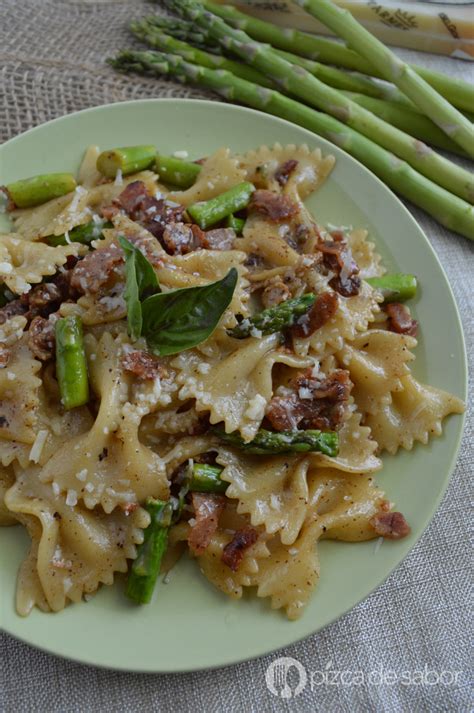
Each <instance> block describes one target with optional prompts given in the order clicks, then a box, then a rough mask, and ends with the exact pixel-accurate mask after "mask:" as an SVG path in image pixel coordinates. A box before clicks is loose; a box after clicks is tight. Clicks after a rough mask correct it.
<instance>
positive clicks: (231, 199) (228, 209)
mask: <svg viewBox="0 0 474 713" xmlns="http://www.w3.org/2000/svg"><path fill="white" fill-rule="evenodd" d="M218 71H222V70H218ZM254 190H255V186H254V185H253V184H252V183H249V182H248V181H244V183H239V184H238V185H237V186H234V187H233V188H230V189H229V190H228V191H225V193H221V194H220V195H219V196H216V197H215V198H211V199H210V200H208V201H199V203H193V205H191V206H189V208H188V213H189V215H190V216H191V218H192V219H193V220H194V221H195V222H196V223H197V224H198V225H199V227H200V228H202V229H203V230H205V229H206V228H208V227H209V226H210V225H214V224H215V223H218V222H219V221H220V220H222V219H223V218H227V216H228V215H230V214H231V213H235V212H236V211H238V210H242V209H243V208H245V207H246V206H247V205H248V203H249V201H250V196H251V195H252V193H253V192H254Z"/></svg>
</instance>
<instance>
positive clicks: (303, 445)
mask: <svg viewBox="0 0 474 713" xmlns="http://www.w3.org/2000/svg"><path fill="white" fill-rule="evenodd" d="M210 432H211V433H212V434H214V435H215V436H217V437H218V438H219V439H220V440H221V441H224V443H228V444H229V445H230V446H234V447H235V448H238V449H239V450H241V451H245V452H246V453H251V454H253V455H259V456H260V455H261V456H263V455H278V454H279V453H308V452H309V451H319V452H320V453H324V454H325V455H327V456H331V457H332V458H334V457H335V456H337V453H338V447H339V436H338V435H337V433H336V432H335V431H316V430H313V431H266V430H265V429H264V428H260V429H259V430H258V431H257V435H256V436H255V438H254V439H253V440H252V441H250V442H249V443H245V441H244V440H243V438H242V437H241V436H240V435H239V434H238V433H235V432H234V433H226V432H225V431H224V429H223V428H221V427H220V426H212V427H211V429H210Z"/></svg>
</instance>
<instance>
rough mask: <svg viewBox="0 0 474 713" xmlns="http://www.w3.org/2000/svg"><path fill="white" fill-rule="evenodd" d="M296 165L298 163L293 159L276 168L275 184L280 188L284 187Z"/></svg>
mask: <svg viewBox="0 0 474 713" xmlns="http://www.w3.org/2000/svg"><path fill="white" fill-rule="evenodd" d="M297 165H298V161H296V160H295V159H294V158H290V159H289V160H288V161H285V163H282V164H281V165H280V166H278V168H277V170H276V171H275V180H276V182H277V183H279V184H280V186H286V184H287V183H288V179H289V177H290V176H291V174H292V173H293V171H294V170H295V168H296V167H297Z"/></svg>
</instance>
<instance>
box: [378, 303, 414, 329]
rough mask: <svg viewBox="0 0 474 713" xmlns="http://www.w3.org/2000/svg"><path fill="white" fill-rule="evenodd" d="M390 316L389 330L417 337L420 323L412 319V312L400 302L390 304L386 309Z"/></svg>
mask: <svg viewBox="0 0 474 713" xmlns="http://www.w3.org/2000/svg"><path fill="white" fill-rule="evenodd" d="M384 309H385V312H386V313H387V316H388V328H389V330H390V331H391V332H396V333H397V334H409V335H410V337H416V335H417V332H418V322H417V321H416V320H415V319H412V317H411V314H410V310H409V309H408V307H407V306H406V305H403V304H401V303H400V302H389V304H387V305H385V307H384Z"/></svg>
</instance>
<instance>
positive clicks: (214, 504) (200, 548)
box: [188, 493, 225, 555]
mask: <svg viewBox="0 0 474 713" xmlns="http://www.w3.org/2000/svg"><path fill="white" fill-rule="evenodd" d="M191 500H192V504H193V507H194V513H195V515H194V517H195V519H196V523H195V524H194V525H193V526H192V527H191V531H190V533H189V537H188V545H189V547H190V549H191V551H192V552H193V553H194V554H195V555H202V553H203V552H204V550H205V549H206V547H207V546H208V545H209V543H210V541H211V539H212V536H213V534H214V533H215V531H216V530H217V526H218V524H219V517H220V515H221V513H222V511H223V510H224V507H225V497H224V496H222V495H210V494H207V493H206V494H204V493H192V495H191Z"/></svg>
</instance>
